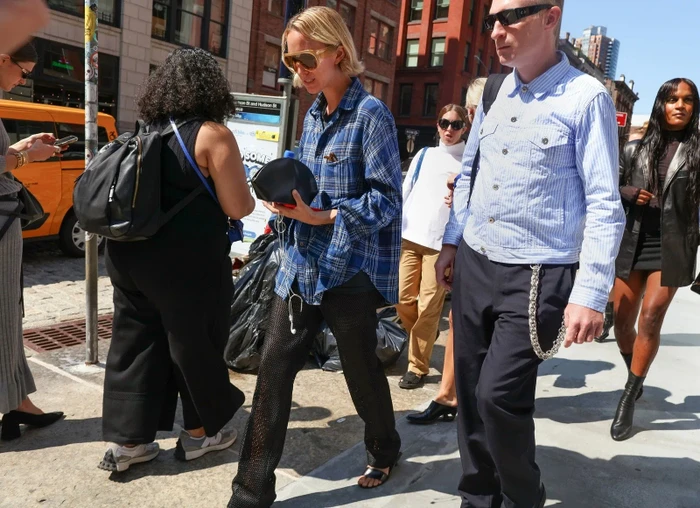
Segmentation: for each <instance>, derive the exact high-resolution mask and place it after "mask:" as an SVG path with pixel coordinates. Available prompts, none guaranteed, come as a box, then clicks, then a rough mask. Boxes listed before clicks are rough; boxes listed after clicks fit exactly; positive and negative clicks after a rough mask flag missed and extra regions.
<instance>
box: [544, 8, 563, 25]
mask: <svg viewBox="0 0 700 508" xmlns="http://www.w3.org/2000/svg"><path fill="white" fill-rule="evenodd" d="M560 20H561V8H560V7H558V6H556V5H555V6H554V7H552V8H551V9H549V10H548V11H547V17H546V18H545V22H546V24H547V25H548V26H553V27H556V26H557V24H558V23H559V21H560Z"/></svg>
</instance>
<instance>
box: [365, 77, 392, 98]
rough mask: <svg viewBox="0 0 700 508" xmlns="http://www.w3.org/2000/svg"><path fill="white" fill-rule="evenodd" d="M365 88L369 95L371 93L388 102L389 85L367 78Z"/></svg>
mask: <svg viewBox="0 0 700 508" xmlns="http://www.w3.org/2000/svg"><path fill="white" fill-rule="evenodd" d="M364 81H365V82H364V87H365V90H367V93H371V94H372V95H374V96H375V97H376V98H377V99H379V100H380V101H384V102H386V91H387V84H386V83H384V82H382V81H379V80H377V79H372V78H368V77H365V80H364Z"/></svg>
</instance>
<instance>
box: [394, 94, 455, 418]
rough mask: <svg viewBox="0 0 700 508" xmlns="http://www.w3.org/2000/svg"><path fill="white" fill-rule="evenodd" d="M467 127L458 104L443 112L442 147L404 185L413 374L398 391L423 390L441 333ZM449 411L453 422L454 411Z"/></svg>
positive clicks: (406, 319)
mask: <svg viewBox="0 0 700 508" xmlns="http://www.w3.org/2000/svg"><path fill="white" fill-rule="evenodd" d="M467 125H468V117H467V110H466V109H464V108H463V107H462V106H459V105H457V104H448V105H447V106H445V107H443V108H442V109H441V110H440V113H439V114H438V117H437V125H436V127H437V133H438V135H439V136H440V143H439V145H438V146H436V147H432V148H423V149H422V150H421V151H420V152H419V153H417V154H416V156H415V157H414V158H413V161H412V162H411V166H410V167H409V169H408V173H407V174H406V179H405V180H404V182H403V214H402V221H403V223H402V228H401V237H402V244H401V262H400V264H399V303H398V305H397V306H396V312H397V314H398V315H399V318H400V319H401V324H402V325H403V327H404V329H405V330H406V332H408V370H407V372H406V373H405V374H404V375H403V377H402V378H401V380H400V381H399V387H400V388H403V389H405V390H412V389H415V388H420V387H421V386H423V379H424V378H425V376H427V375H428V371H429V370H430V357H431V356H432V353H433V345H434V344H435V340H436V339H437V334H438V333H439V331H438V325H439V324H440V316H441V315H442V306H443V304H444V302H445V290H444V289H443V288H442V287H441V286H440V285H439V284H438V283H437V278H436V275H435V261H437V257H438V255H439V254H440V249H441V248H442V235H443V233H444V231H445V225H446V224H447V221H448V219H449V218H450V208H449V206H448V205H447V203H445V183H446V182H447V181H448V180H449V179H450V178H454V175H455V174H458V173H459V171H460V168H461V165H462V153H464V144H465V143H464V141H463V140H462V136H463V135H464V133H465V132H466V131H467ZM450 410H451V411H450V414H451V415H452V417H454V413H455V410H454V408H450Z"/></svg>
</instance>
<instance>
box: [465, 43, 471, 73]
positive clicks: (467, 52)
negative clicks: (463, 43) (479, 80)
mask: <svg viewBox="0 0 700 508" xmlns="http://www.w3.org/2000/svg"><path fill="white" fill-rule="evenodd" d="M471 61H472V45H471V43H469V42H467V47H466V49H465V50H464V71H465V72H469V69H471V68H472V64H471Z"/></svg>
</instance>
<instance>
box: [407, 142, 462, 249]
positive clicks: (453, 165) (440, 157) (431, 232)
mask: <svg viewBox="0 0 700 508" xmlns="http://www.w3.org/2000/svg"><path fill="white" fill-rule="evenodd" d="M463 153H464V142H462V141H460V142H459V143H457V144H455V145H452V146H447V145H445V144H443V143H442V141H441V142H440V146H437V147H433V148H428V151H427V152H426V154H425V157H424V158H423V164H422V165H421V169H420V173H418V179H417V180H416V183H415V185H413V186H411V183H412V181H413V175H414V174H415V172H416V167H417V166H418V160H419V159H420V152H418V153H417V154H416V156H415V157H414V158H413V160H412V161H411V166H410V167H409V168H408V173H407V174H406V179H405V180H404V182H403V223H402V228H401V236H402V238H404V239H405V240H408V241H409V242H413V243H417V244H418V245H422V246H423V247H428V248H430V249H434V250H440V249H441V248H442V235H443V234H444V233H445V226H446V225H447V221H448V220H449V218H450V208H449V207H448V206H447V205H446V204H445V196H447V194H448V193H449V189H448V188H447V179H448V178H449V176H450V174H452V173H459V172H460V171H461V169H462V154H463Z"/></svg>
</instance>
